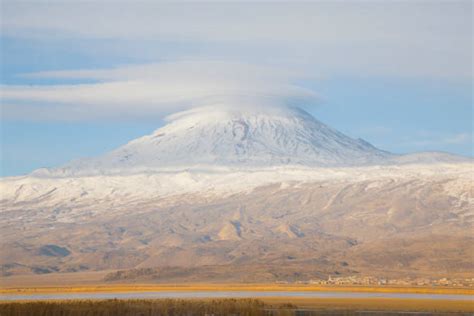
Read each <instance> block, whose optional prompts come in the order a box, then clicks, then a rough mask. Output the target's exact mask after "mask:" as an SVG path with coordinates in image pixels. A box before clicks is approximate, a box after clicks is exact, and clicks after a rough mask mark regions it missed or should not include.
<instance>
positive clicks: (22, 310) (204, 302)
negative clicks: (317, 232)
mask: <svg viewBox="0 0 474 316" xmlns="http://www.w3.org/2000/svg"><path fill="white" fill-rule="evenodd" d="M297 311H299V312H300V314H301V311H306V314H305V315H341V314H344V315H353V314H356V313H357V315H361V314H360V312H362V311H364V312H370V313H371V314H372V315H388V313H393V312H427V313H434V314H436V315H449V314H450V313H457V315H469V314H470V313H472V312H474V303H473V302H466V301H464V302H461V301H433V300H409V299H306V298H290V297H288V298H265V299H258V300H257V299H231V298H229V299H186V300H184V299H153V300H143V299H138V300H135V299H134V300H67V301H61V300H51V301H23V302H5V301H4V302H1V301H0V315H2V316H3V315H17V316H29V315H50V316H55V315H61V316H81V315H88V316H95V315H114V316H125V315H156V316H160V315H170V316H171V315H206V314H213V315H248V316H250V315H272V316H273V315H274V316H280V315H282V316H283V315H297ZM300 314H298V315H300ZM392 315H393V314H392Z"/></svg>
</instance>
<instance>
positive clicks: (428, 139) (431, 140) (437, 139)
mask: <svg viewBox="0 0 474 316" xmlns="http://www.w3.org/2000/svg"><path fill="white" fill-rule="evenodd" d="M419 134H421V135H423V136H421V137H419V138H418V139H414V140H410V141H407V142H405V143H403V144H402V145H403V146H411V147H429V146H435V147H439V146H444V145H461V144H472V142H473V135H472V134H470V133H458V134H449V135H441V134H440V133H428V132H426V131H425V132H421V133H419Z"/></svg>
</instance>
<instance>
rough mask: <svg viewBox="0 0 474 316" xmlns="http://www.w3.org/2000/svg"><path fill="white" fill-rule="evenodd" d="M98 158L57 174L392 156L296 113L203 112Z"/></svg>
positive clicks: (173, 118)
mask: <svg viewBox="0 0 474 316" xmlns="http://www.w3.org/2000/svg"><path fill="white" fill-rule="evenodd" d="M166 120H167V124H166V125H165V126H163V127H161V128H159V129H157V130H156V131H154V132H153V133H152V134H150V135H147V136H143V137H140V138H138V139H135V140H133V141H131V142H129V143H128V144H126V145H124V146H122V147H119V148H118V149H116V150H113V151H111V152H109V153H106V154H105V155H103V156H100V157H97V158H89V159H81V160H76V161H74V162H71V163H69V164H67V165H66V166H64V167H62V168H58V169H55V170H54V171H53V173H54V174H64V175H81V174H97V173H99V174H102V173H130V172H146V171H160V170H183V169H189V168H211V167H212V168H215V167H230V168H249V167H251V168H257V167H271V166H281V165H303V166H315V167H328V166H353V165H364V164H374V163H378V162H380V161H381V160H384V159H385V158H387V157H390V156H391V154H389V153H387V152H385V151H382V150H379V149H377V148H375V147H374V146H372V145H370V144H369V143H367V142H366V141H363V140H360V139H359V140H355V139H352V138H350V137H348V136H346V135H344V134H342V133H340V132H338V131H336V130H335V129H332V128H331V127H329V126H327V125H325V124H323V123H321V122H319V121H318V120H316V119H315V118H314V117H312V116H311V115H310V114H309V113H307V112H306V111H304V110H302V109H300V108H297V107H258V106H252V107H250V106H248V107H240V108H235V107H230V106H214V107H200V108H194V109H191V110H187V111H183V112H179V113H176V114H173V115H170V116H168V117H167V119H166Z"/></svg>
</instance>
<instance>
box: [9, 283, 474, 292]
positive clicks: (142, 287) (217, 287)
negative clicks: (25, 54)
mask: <svg viewBox="0 0 474 316" xmlns="http://www.w3.org/2000/svg"><path fill="white" fill-rule="evenodd" d="M158 291H333V292H381V293H420V294H423V293H424V294H466V295H474V289H469V288H447V287H394V286H391V287H388V286H386V287H366V286H313V285H304V284H301V285H299V284H297V285H292V284H112V285H111V284H95V285H87V286H69V287H68V286H44V287H41V286H38V287H3V288H0V294H28V293H72V292H74V293H81V292H83V293H84V292H158Z"/></svg>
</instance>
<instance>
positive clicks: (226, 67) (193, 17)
mask: <svg viewBox="0 0 474 316" xmlns="http://www.w3.org/2000/svg"><path fill="white" fill-rule="evenodd" d="M410 3H411V4H410ZM410 3H408V2H390V3H387V4H385V5H382V4H381V3H378V2H371V3H369V2H354V3H349V2H346V3H336V4H330V3H325V2H324V3H323V2H315V3H306V4H286V3H279V4H277V5H270V4H265V3H260V4H254V3H252V2H242V3H240V4H217V3H214V4H212V3H211V4H199V3H193V4H183V3H180V4H176V5H170V4H158V3H156V2H140V3H139V4H133V3H132V2H122V3H120V4H118V5H117V4H114V5H112V3H111V2H90V3H84V2H82V3H81V2H68V3H65V2H48V3H46V2H14V1H4V2H2V12H3V13H2V14H3V15H2V33H1V53H2V56H1V57H2V62H1V65H2V69H1V84H2V122H1V123H2V126H1V145H2V147H1V149H2V152H1V169H2V170H1V174H2V175H6V176H9V175H20V174H25V173H28V172H30V171H32V170H34V169H36V168H40V167H52V166H57V165H60V164H63V163H65V162H67V161H69V160H71V159H75V158H79V157H85V156H93V155H97V154H100V153H103V152H106V151H108V150H110V149H113V148H115V147H117V146H119V145H121V144H123V143H125V142H127V141H129V140H131V139H133V138H136V137H139V136H142V135H144V134H146V133H149V132H151V131H153V130H154V129H156V128H158V127H160V126H161V125H162V124H163V117H164V116H165V115H167V114H169V113H172V112H174V111H178V110H181V109H184V108H188V107H191V106H194V105H196V104H200V103H201V102H204V100H207V99H208V98H209V96H212V95H213V94H218V92H219V93H220V94H223V93H228V94H235V93H236V92H239V93H240V92H242V91H244V92H245V93H257V92H258V94H259V95H261V94H268V95H270V94H271V95H275V94H277V95H278V97H279V98H281V99H285V100H287V99H290V100H296V99H298V100H303V101H299V102H302V103H303V104H304V106H305V108H306V109H307V110H308V111H310V112H311V113H312V114H314V115H315V116H316V117H317V118H318V119H320V120H321V121H323V122H325V123H327V124H329V125H331V126H333V127H335V128H337V129H339V130H341V131H343V132H344V133H346V134H348V135H350V136H352V137H362V138H364V139H366V140H368V141H369V142H371V143H373V144H374V145H376V146H378V147H380V148H382V149H385V150H389V151H393V152H396V153H406V152H413V151H425V150H440V151H448V152H452V153H456V154H461V155H466V156H472V154H473V153H472V139H473V136H472V135H473V133H472V122H473V110H472V59H471V56H472V46H471V44H472V30H471V27H470V26H471V20H472V10H471V2H470V1H465V2H462V1H457V2H450V3H448V2H436V1H433V2H429V3H427V2H410ZM78 16H80V17H82V18H78ZM25 74H26V75H25ZM308 96H310V97H308ZM312 96H314V98H313V97H312Z"/></svg>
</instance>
